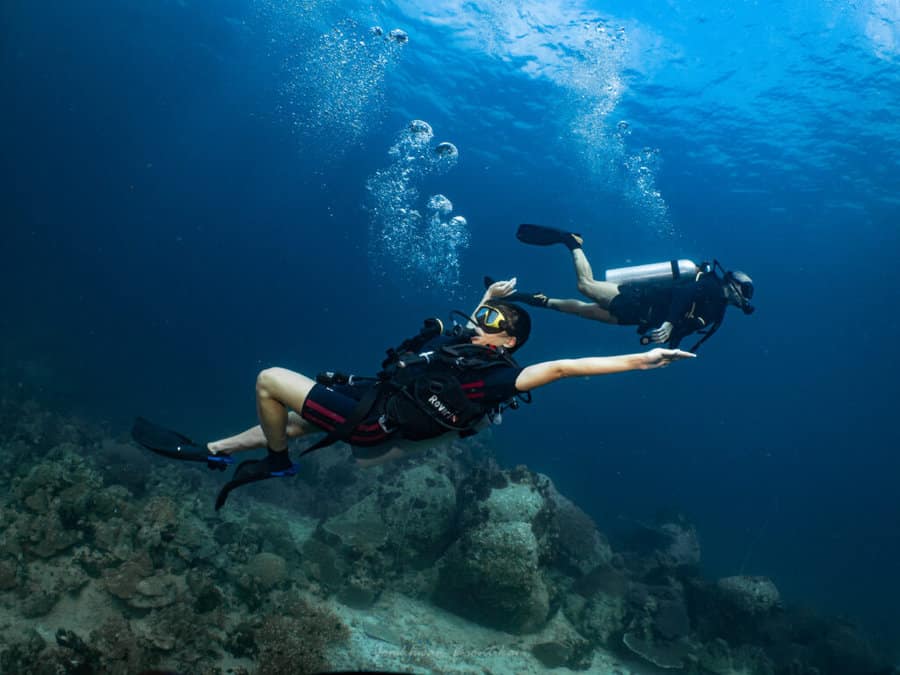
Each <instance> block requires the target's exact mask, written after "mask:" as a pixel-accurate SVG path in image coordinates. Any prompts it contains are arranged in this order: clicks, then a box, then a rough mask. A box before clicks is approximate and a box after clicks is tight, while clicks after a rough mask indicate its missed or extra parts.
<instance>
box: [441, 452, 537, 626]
mask: <svg viewBox="0 0 900 675" xmlns="http://www.w3.org/2000/svg"><path fill="white" fill-rule="evenodd" d="M462 493H463V495H464V497H463V507H462V512H461V515H460V522H461V533H460V536H459V537H458V538H457V540H456V541H455V542H454V543H453V545H452V546H451V547H450V548H449V550H448V551H447V553H446V554H445V555H444V557H443V558H442V559H441V561H440V566H439V569H440V572H439V580H438V585H437V589H436V592H435V599H436V600H437V601H438V602H439V603H440V604H441V605H443V606H445V607H447V608H449V609H451V610H453V611H456V612H459V613H460V614H462V615H464V616H467V617H469V618H471V619H473V620H475V621H478V622H479V623H484V624H486V625H489V626H493V627H496V628H501V629H503V630H508V631H511V632H516V633H527V632H530V631H534V630H537V629H538V628H539V627H540V626H541V625H542V624H543V623H544V622H545V621H546V620H547V616H548V613H549V609H550V597H551V589H550V588H549V587H548V581H547V579H546V577H545V574H544V570H543V564H544V563H545V562H546V561H547V560H548V559H549V558H550V557H551V551H552V547H553V541H554V537H555V533H554V531H553V530H552V529H551V526H552V524H553V523H554V520H553V506H552V502H550V501H548V499H547V493H548V484H547V482H546V481H543V480H541V479H540V478H538V476H537V475H535V474H532V473H531V472H529V471H527V470H524V469H521V468H519V469H516V470H514V471H510V472H497V473H493V474H491V473H478V472H476V473H475V474H473V476H472V477H471V478H470V480H469V481H467V482H466V484H465V485H464V487H463V489H462Z"/></svg>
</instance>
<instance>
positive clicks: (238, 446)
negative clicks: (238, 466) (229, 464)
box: [206, 410, 322, 455]
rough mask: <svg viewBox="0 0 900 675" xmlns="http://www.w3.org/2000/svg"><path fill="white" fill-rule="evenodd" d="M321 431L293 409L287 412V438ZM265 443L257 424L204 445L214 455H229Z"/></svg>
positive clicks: (261, 430)
mask: <svg viewBox="0 0 900 675" xmlns="http://www.w3.org/2000/svg"><path fill="white" fill-rule="evenodd" d="M321 431H322V430H321V429H319V428H318V427H317V426H315V425H313V424H310V423H309V422H307V421H306V420H305V419H303V418H302V417H300V415H298V414H297V413H295V412H294V411H293V410H291V411H290V412H289V413H288V424H287V435H288V438H299V437H300V436H305V435H306V434H314V433H318V432H321ZM266 444H267V441H266V435H265V434H264V433H263V429H262V426H260V425H259V424H257V425H256V426H255V427H250V428H249V429H247V430H246V431H242V432H241V433H239V434H235V435H234V436H229V437H228V438H222V439H220V440H218V441H213V442H212V443H209V444H207V446H206V447H207V448H209V450H210V452H212V453H213V454H215V455H222V454H224V455H230V454H231V453H233V452H241V451H243V450H256V449H257V448H264V447H266Z"/></svg>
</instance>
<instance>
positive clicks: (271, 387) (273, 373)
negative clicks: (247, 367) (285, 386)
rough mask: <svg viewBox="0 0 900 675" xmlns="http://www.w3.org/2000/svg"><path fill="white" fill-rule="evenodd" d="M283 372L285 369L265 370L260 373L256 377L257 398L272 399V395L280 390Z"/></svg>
mask: <svg viewBox="0 0 900 675" xmlns="http://www.w3.org/2000/svg"><path fill="white" fill-rule="evenodd" d="M283 371H284V368H265V369H264V370H261V371H259V374H258V375H257V376H256V394H257V396H262V397H265V398H269V397H271V396H272V393H273V392H274V391H275V390H276V389H277V388H278V383H279V382H280V381H281V373H282V372H283Z"/></svg>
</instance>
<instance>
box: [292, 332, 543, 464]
mask: <svg viewBox="0 0 900 675" xmlns="http://www.w3.org/2000/svg"><path fill="white" fill-rule="evenodd" d="M471 336H472V332H471V331H468V330H465V329H463V328H461V327H459V326H454V328H453V329H451V330H449V331H447V332H445V331H444V329H443V324H442V323H441V322H440V320H438V319H426V320H425V322H424V325H423V327H422V329H421V330H420V331H419V333H418V334H417V335H415V336H413V337H411V338H408V339H407V340H404V341H403V342H402V343H401V344H400V345H399V346H398V347H395V348H391V349H388V350H387V356H386V358H385V359H384V361H383V362H382V364H381V367H382V370H381V372H379V373H378V375H377V376H376V377H374V378H359V377H356V376H349V375H342V374H340V373H320V374H319V375H318V376H317V378H316V379H317V381H318V382H320V383H330V382H345V383H347V382H350V383H352V382H354V381H361V380H362V381H365V380H368V381H369V382H371V386H370V389H369V390H368V391H367V393H366V395H365V396H363V398H362V399H361V400H360V402H359V404H358V405H357V407H356V409H354V411H353V412H352V413H351V414H350V415H348V417H347V419H346V420H345V421H344V422H343V423H342V424H341V425H339V426H338V427H337V428H336V429H334V430H333V431H331V432H329V433H328V434H327V435H326V436H325V438H323V439H322V440H320V441H319V442H317V443H315V444H314V445H313V446H311V447H309V448H307V449H306V450H305V451H304V452H303V454H306V453H308V452H312V451H314V450H318V449H319V448H322V447H325V446H327V445H331V444H332V443H334V442H336V441H339V440H346V439H347V438H349V436H350V433H351V432H352V431H353V429H354V428H355V427H356V425H357V424H359V423H360V422H361V421H362V420H363V419H365V418H366V417H367V416H368V415H369V414H370V413H371V412H372V411H373V410H374V409H379V410H381V411H382V413H383V414H382V419H381V420H380V421H379V422H380V423H382V424H383V425H384V427H385V428H386V429H389V430H390V431H392V432H394V433H396V434H397V435H399V436H401V437H402V438H405V439H407V440H412V441H417V440H425V439H428V438H434V437H436V436H440V435H442V434H444V433H447V432H448V431H453V432H457V433H458V434H459V435H460V436H461V437H466V436H471V435H472V434H475V433H477V432H478V430H479V429H480V428H481V427H482V426H483V424H484V422H485V420H488V419H489V420H491V421H497V422H499V419H500V413H501V412H502V411H503V410H505V409H506V408H512V409H516V408H518V407H519V401H520V400H521V401H523V402H526V403H530V402H531V396H530V394H527V393H523V394H519V395H517V396H514V397H511V398H509V399H507V400H505V401H501V402H499V403H498V402H497V401H488V402H483V401H482V400H481V399H480V398H476V397H470V396H469V393H470V390H471V386H472V385H471V383H468V382H467V381H466V378H465V375H466V374H470V373H479V372H484V371H486V370H490V369H494V368H500V367H508V368H517V367H518V364H517V363H516V361H515V360H514V359H513V357H512V356H511V355H510V354H509V352H508V351H507V350H505V349H503V348H502V347H501V348H493V347H486V346H482V345H474V344H472V343H471Z"/></svg>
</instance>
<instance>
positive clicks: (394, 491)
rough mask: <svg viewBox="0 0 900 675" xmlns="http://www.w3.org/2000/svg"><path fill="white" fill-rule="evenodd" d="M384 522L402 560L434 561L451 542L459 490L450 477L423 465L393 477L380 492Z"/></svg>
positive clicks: (419, 562) (419, 564)
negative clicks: (400, 552) (457, 491)
mask: <svg viewBox="0 0 900 675" xmlns="http://www.w3.org/2000/svg"><path fill="white" fill-rule="evenodd" d="M379 501H380V502H381V504H382V515H383V521H384V523H385V525H386V527H387V529H388V537H389V539H390V543H391V546H392V547H393V548H394V550H402V555H400V556H397V557H400V558H401V560H413V561H415V562H416V563H418V566H420V567H421V566H424V565H427V564H430V563H432V562H433V561H434V560H435V558H436V557H437V556H438V554H439V553H440V552H441V551H442V550H443V549H444V548H445V547H446V545H447V544H448V543H449V539H450V536H451V535H450V532H451V528H452V526H453V521H454V518H455V515H456V489H455V487H454V486H453V483H451V482H450V479H449V478H447V476H445V475H443V474H441V473H438V472H437V471H435V470H434V469H433V468H432V467H431V466H430V465H428V464H421V465H417V466H414V467H413V468H411V469H409V470H407V471H404V472H402V473H400V474H398V475H396V476H394V477H393V478H392V479H391V480H390V481H389V482H388V483H387V484H386V485H384V486H383V487H382V488H381V490H380V494H379Z"/></svg>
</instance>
